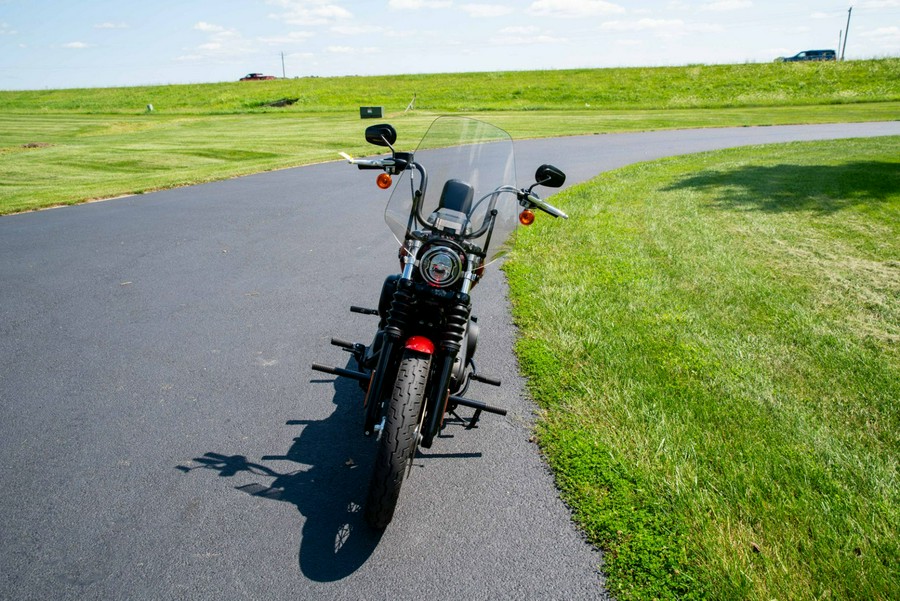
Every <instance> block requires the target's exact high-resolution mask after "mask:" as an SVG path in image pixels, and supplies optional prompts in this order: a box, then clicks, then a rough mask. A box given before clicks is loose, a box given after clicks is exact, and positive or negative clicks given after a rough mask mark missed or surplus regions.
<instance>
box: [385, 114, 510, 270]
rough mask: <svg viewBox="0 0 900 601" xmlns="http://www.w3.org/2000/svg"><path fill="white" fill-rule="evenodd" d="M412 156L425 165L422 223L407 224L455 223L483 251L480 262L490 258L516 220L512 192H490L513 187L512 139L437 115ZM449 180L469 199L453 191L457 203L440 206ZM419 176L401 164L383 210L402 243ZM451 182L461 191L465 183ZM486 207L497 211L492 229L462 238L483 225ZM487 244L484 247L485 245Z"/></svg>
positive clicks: (472, 122) (422, 227) (483, 125)
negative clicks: (469, 200) (462, 198)
mask: <svg viewBox="0 0 900 601" xmlns="http://www.w3.org/2000/svg"><path fill="white" fill-rule="evenodd" d="M414 155H415V162H416V163H418V164H420V165H422V166H423V167H424V168H425V169H426V172H427V176H428V182H427V188H426V190H425V198H424V200H423V205H422V208H421V210H420V214H421V215H422V217H423V218H424V219H425V220H426V223H425V224H424V225H423V224H422V223H419V222H413V225H412V229H413V230H425V229H432V230H433V231H437V230H439V229H440V228H441V226H444V225H446V224H447V223H456V224H457V225H458V227H459V228H461V231H462V232H463V233H464V235H466V236H467V241H468V242H470V243H472V244H474V245H475V246H477V247H478V248H479V249H480V250H481V251H482V252H484V251H485V250H486V251H487V257H486V260H485V262H487V261H490V260H492V259H494V258H496V257H497V255H498V253H499V251H501V250H504V248H505V247H504V242H505V241H506V240H507V238H508V237H509V236H510V234H511V233H512V232H513V231H514V230H515V228H516V225H517V224H518V222H519V221H518V213H519V211H518V201H517V199H516V195H515V194H514V193H509V192H505V193H499V194H495V191H497V190H498V189H500V188H502V187H504V186H512V187H515V186H516V169H515V162H514V159H513V142H512V138H510V136H509V134H508V133H506V132H505V131H503V130H502V129H499V128H498V127H495V126H493V125H489V124H487V123H483V122H481V121H477V120H475V119H470V118H467V117H440V118H438V119H436V120H435V121H434V123H432V124H431V127H430V128H429V129H428V131H427V132H426V133H425V136H424V137H423V138H422V141H421V142H420V143H419V147H418V148H417V149H416V151H415V153H414ZM450 180H458V181H459V182H462V183H463V184H467V185H468V186H469V187H471V188H472V191H471V202H470V203H469V202H465V201H462V200H459V196H457V198H456V201H457V202H453V203H450V206H451V207H452V208H450V209H448V208H446V206H445V205H446V204H447V203H448V201H447V200H446V199H445V201H444V205H442V203H441V196H442V193H443V194H445V195H446V193H445V184H446V183H447V182H448V181H450ZM420 181H421V176H420V174H419V172H418V171H417V170H416V169H414V168H412V167H411V168H408V169H406V170H405V171H404V172H403V173H402V174H401V176H400V177H399V178H398V179H397V182H396V184H395V186H396V187H395V188H394V191H393V193H392V194H391V198H390V200H389V201H388V205H387V209H386V210H385V213H384V218H385V221H386V222H387V224H388V226H389V227H390V228H391V231H392V232H393V234H394V237H395V238H396V239H397V241H398V242H399V243H400V244H404V242H405V238H406V233H407V227H408V226H409V225H410V223H411V221H410V213H411V211H412V208H413V195H414V192H415V190H417V189H418V187H419V184H420ZM456 185H457V188H462V189H463V190H466V186H460V185H458V184H456ZM462 196H465V194H462ZM491 208H494V209H496V210H497V217H496V220H495V223H494V227H493V229H492V230H491V229H490V228H488V229H487V230H486V231H484V232H483V233H482V234H481V235H478V236H477V237H468V236H470V235H473V234H477V233H478V232H479V231H480V230H481V229H482V226H483V225H486V224H487V221H486V220H488V218H489V213H490V210H491ZM439 209H440V212H439ZM455 209H463V211H462V212H459V211H455ZM488 243H489V248H487V249H485V245H486V244H488Z"/></svg>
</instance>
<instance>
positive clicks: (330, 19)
mask: <svg viewBox="0 0 900 601" xmlns="http://www.w3.org/2000/svg"><path fill="white" fill-rule="evenodd" d="M267 4H270V5H273V6H280V7H281V8H284V9H285V12H282V13H277V14H272V15H269V17H270V18H273V19H278V20H280V21H284V22H285V23H290V24H291V25H303V26H305V27H308V26H310V25H328V24H331V23H334V22H335V21H340V20H341V19H351V18H353V13H351V12H350V11H349V10H347V9H346V8H344V7H342V6H339V5H337V4H334V3H332V2H329V0H268V2H267Z"/></svg>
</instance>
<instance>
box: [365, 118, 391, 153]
mask: <svg viewBox="0 0 900 601" xmlns="http://www.w3.org/2000/svg"><path fill="white" fill-rule="evenodd" d="M396 141H397V130H395V129H394V128H393V126H391V125H388V124H387V123H381V124H379V125H370V126H369V127H367V128H366V142H368V143H369V144H374V145H375V146H387V147H388V148H390V147H391V146H393V144H394V142H396Z"/></svg>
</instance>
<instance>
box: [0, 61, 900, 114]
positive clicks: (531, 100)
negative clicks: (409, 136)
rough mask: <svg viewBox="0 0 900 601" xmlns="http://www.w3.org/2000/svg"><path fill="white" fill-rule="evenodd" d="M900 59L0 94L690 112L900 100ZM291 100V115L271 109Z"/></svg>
mask: <svg viewBox="0 0 900 601" xmlns="http://www.w3.org/2000/svg"><path fill="white" fill-rule="evenodd" d="M898 79H900V59H894V58H891V59H881V60H868V61H847V62H834V63H768V64H743V65H709V66H705V65H695V66H690V67H654V68H622V69H580V70H563V71H529V72H498V73H455V74H443V75H391V76H379V77H327V78H302V79H282V80H274V81H255V82H230V83H220V84H199V85H178V86H147V87H132V88H107V89H88V90H85V89H82V90H47V91H22V92H11V91H8V92H0V109H2V112H24V113H33V112H35V111H44V112H78V113H103V114H106V113H131V114H135V113H141V112H143V111H144V108H145V106H146V105H147V104H153V105H154V107H155V108H156V110H157V111H160V112H164V113H173V112H174V113H202V114H208V113H246V112H288V113H304V114H305V113H329V112H342V111H347V110H351V111H356V110H357V109H358V107H359V106H361V105H366V106H384V107H386V109H387V110H388V111H391V112H396V111H402V110H403V109H404V108H406V106H407V105H408V104H409V102H410V101H411V100H412V99H413V96H415V98H416V108H417V109H419V110H424V111H437V112H461V111H510V110H513V111H516V110H564V111H569V110H578V109H584V108H586V106H585V105H590V106H591V107H592V108H595V109H607V110H608V109H628V110H632V109H680V108H731V107H752V106H800V105H817V104H846V103H855V102H885V101H898V100H900V86H898V84H897V80H898ZM283 98H289V99H292V100H293V99H295V100H296V102H295V103H294V104H293V105H291V106H288V107H284V108H272V107H268V106H266V105H268V104H269V103H272V102H274V101H277V100H280V99H283Z"/></svg>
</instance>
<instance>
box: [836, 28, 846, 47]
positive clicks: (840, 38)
mask: <svg viewBox="0 0 900 601" xmlns="http://www.w3.org/2000/svg"><path fill="white" fill-rule="evenodd" d="M842 39H844V30H843V29H841V30H840V31H839V32H838V45H837V47H838V48H840V47H841V40H842Z"/></svg>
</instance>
